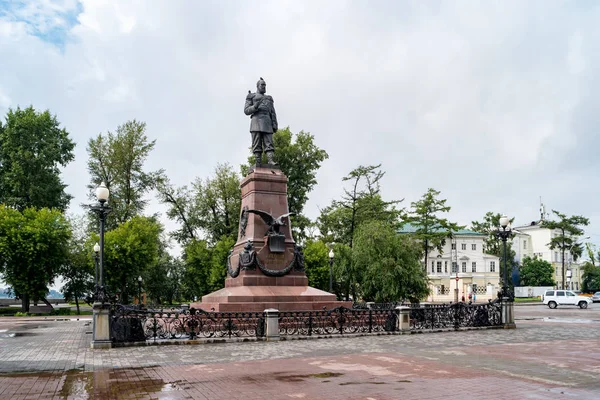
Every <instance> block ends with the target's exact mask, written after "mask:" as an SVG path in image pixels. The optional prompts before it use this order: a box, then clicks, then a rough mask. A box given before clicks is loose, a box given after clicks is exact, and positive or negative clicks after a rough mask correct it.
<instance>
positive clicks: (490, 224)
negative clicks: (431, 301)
mask: <svg viewBox="0 0 600 400" xmlns="http://www.w3.org/2000/svg"><path fill="white" fill-rule="evenodd" d="M500 217H502V214H500V213H493V212H491V211H488V212H487V213H486V214H485V216H484V217H483V221H472V222H471V229H472V230H474V231H475V232H479V233H483V234H485V235H486V238H485V239H483V251H484V252H485V253H486V254H491V255H494V256H496V257H498V258H499V259H500V260H499V261H500V269H499V271H498V273H499V274H500V276H501V277H502V276H504V246H503V243H502V239H501V238H500V237H499V236H498V235H497V232H498V227H499V226H500ZM513 220H514V218H512V219H510V223H511V224H512V222H513ZM514 236H515V234H514V233H513V234H512V235H511V236H510V237H509V238H508V239H507V240H506V259H507V260H506V261H507V265H506V266H507V269H511V270H512V268H513V267H515V266H518V264H517V263H516V262H515V257H516V255H517V253H516V252H515V251H514V250H513V248H512V238H513V237H514ZM508 272H509V271H507V276H508V277H509V286H512V279H510V276H511V275H512V274H510V273H508ZM553 285H554V284H553Z"/></svg>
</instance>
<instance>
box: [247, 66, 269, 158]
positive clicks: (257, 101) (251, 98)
mask: <svg viewBox="0 0 600 400" xmlns="http://www.w3.org/2000/svg"><path fill="white" fill-rule="evenodd" d="M266 92H267V84H266V83H265V81H264V79H263V78H260V79H259V80H258V82H256V93H250V91H248V96H246V104H245V105H244V113H245V114H246V115H250V118H251V122H250V133H251V134H252V153H254V157H255V160H256V164H257V165H258V164H260V161H261V159H262V153H263V151H264V152H265V153H267V160H268V163H269V164H271V165H273V164H275V161H274V160H273V152H274V151H275V148H274V147H273V133H275V132H277V114H275V106H274V105H273V103H274V102H273V98H272V97H271V96H269V95H267V94H265V93H266Z"/></svg>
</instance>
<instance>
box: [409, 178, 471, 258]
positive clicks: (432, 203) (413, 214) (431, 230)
mask: <svg viewBox="0 0 600 400" xmlns="http://www.w3.org/2000/svg"><path fill="white" fill-rule="evenodd" d="M439 195H440V192H439V191H437V190H435V189H431V188H430V189H429V190H427V192H426V193H425V194H424V195H423V196H422V197H421V200H419V201H417V202H412V203H411V207H412V209H411V210H410V212H409V214H408V216H407V217H406V222H408V223H409V224H411V225H412V226H413V227H415V228H416V231H415V234H414V237H415V238H416V239H418V240H420V242H421V243H422V244H421V246H422V247H423V256H424V258H425V266H427V256H428V254H429V252H430V251H432V250H434V249H436V250H437V251H439V252H440V253H441V252H442V250H443V247H444V245H445V244H446V239H449V238H451V237H452V232H455V231H458V230H459V229H463V228H464V226H459V225H458V224H456V223H454V222H450V221H448V219H446V218H442V217H440V216H439V214H440V213H447V212H449V211H450V209H451V208H450V206H447V205H446V199H444V200H441V199H438V196H439Z"/></svg>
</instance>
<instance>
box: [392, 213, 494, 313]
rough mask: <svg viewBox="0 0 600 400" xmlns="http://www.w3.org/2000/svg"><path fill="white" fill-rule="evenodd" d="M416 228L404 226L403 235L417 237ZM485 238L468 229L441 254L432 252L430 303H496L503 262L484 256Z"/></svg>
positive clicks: (454, 236)
mask: <svg viewBox="0 0 600 400" xmlns="http://www.w3.org/2000/svg"><path fill="white" fill-rule="evenodd" d="M414 232H415V228H414V227H412V226H409V225H405V226H404V227H403V229H402V230H400V233H404V234H410V233H414ZM485 237H486V235H484V234H482V233H478V232H474V231H470V230H467V229H461V230H459V231H457V232H454V233H453V237H452V239H448V240H447V241H446V244H445V246H444V248H443V251H442V252H438V251H437V250H433V251H431V252H430V253H429V254H428V256H427V264H428V265H427V266H426V268H427V277H428V279H429V289H430V293H431V294H430V295H429V297H428V298H427V301H434V302H449V301H455V298H456V289H458V299H459V300H461V299H462V297H463V296H464V297H465V300H468V298H469V294H471V295H472V296H473V295H474V296H475V299H476V302H483V301H487V300H488V299H495V298H496V297H497V295H498V291H499V289H500V287H499V281H500V279H499V273H500V260H499V258H498V257H496V256H493V255H490V254H485V253H484V252H483V240H484V239H485Z"/></svg>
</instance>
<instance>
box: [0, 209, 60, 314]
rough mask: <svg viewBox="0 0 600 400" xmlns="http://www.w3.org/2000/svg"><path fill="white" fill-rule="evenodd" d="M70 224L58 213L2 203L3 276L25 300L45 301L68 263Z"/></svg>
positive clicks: (25, 303)
mask: <svg viewBox="0 0 600 400" xmlns="http://www.w3.org/2000/svg"><path fill="white" fill-rule="evenodd" d="M70 236H71V230H70V227H69V223H68V221H67V220H66V219H65V217H64V216H63V215H62V213H61V212H59V211H58V210H50V209H47V208H42V209H39V210H38V209H35V208H26V209H25V210H23V212H20V211H18V210H16V209H14V208H10V207H7V206H5V205H3V204H0V274H1V275H2V278H3V279H4V280H5V281H6V283H8V284H9V285H10V286H11V288H12V291H13V293H14V294H15V295H16V296H17V297H19V298H21V299H22V300H23V311H28V310H29V300H30V299H31V300H34V301H38V300H42V299H44V298H45V296H46V294H47V293H48V287H49V285H51V284H52V283H53V282H54V279H55V278H56V276H57V275H58V273H59V271H60V267H61V266H62V265H63V264H64V263H65V262H66V261H67V260H68V250H67V243H68V241H69V239H70Z"/></svg>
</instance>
